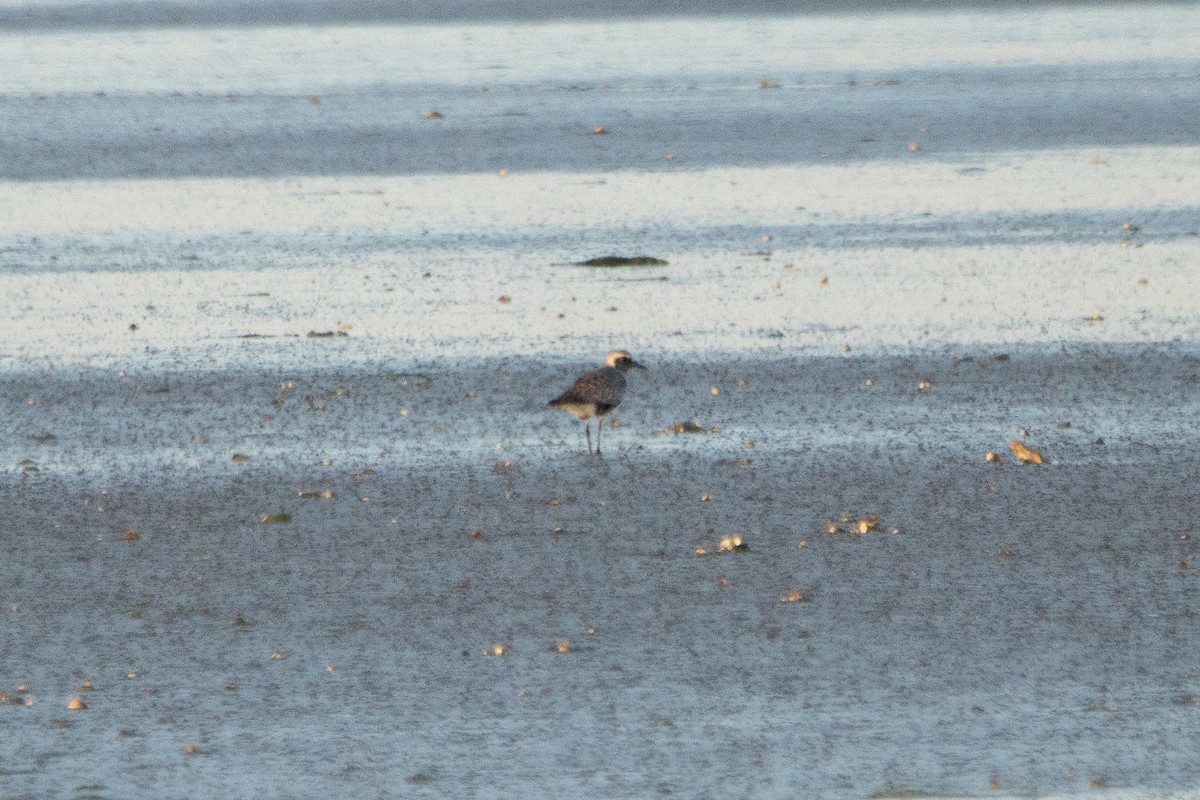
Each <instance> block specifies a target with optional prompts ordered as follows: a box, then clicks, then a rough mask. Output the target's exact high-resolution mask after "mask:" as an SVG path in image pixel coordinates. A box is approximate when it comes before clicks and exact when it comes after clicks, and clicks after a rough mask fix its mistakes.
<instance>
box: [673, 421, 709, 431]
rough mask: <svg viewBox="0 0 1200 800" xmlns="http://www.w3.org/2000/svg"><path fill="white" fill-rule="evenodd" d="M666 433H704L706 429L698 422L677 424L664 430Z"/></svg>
mask: <svg viewBox="0 0 1200 800" xmlns="http://www.w3.org/2000/svg"><path fill="white" fill-rule="evenodd" d="M664 430H665V432H666V433H704V428H703V427H701V425H700V423H698V422H694V421H693V422H676V423H675V424H674V425H672V426H671V427H669V428H666V429H664Z"/></svg>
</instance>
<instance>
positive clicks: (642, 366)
mask: <svg viewBox="0 0 1200 800" xmlns="http://www.w3.org/2000/svg"><path fill="white" fill-rule="evenodd" d="M629 366H631V367H636V368H637V369H640V370H641V371H642V372H649V371H650V368H649V367H647V366H646V365H645V364H639V363H638V362H636V361H634V360H633V359H632V358H631V359H629Z"/></svg>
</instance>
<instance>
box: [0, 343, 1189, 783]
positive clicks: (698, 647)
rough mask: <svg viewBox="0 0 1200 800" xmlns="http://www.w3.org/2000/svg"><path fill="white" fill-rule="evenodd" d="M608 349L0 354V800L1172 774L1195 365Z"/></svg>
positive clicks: (1181, 356) (1180, 700)
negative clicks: (206, 367)
mask: <svg viewBox="0 0 1200 800" xmlns="http://www.w3.org/2000/svg"><path fill="white" fill-rule="evenodd" d="M637 355H638V356H639V358H640V359H642V360H645V361H646V362H648V363H649V364H650V365H651V366H652V368H653V370H654V371H653V372H652V373H649V374H647V375H642V374H638V375H636V376H634V379H633V381H632V385H631V388H630V391H629V394H628V395H627V398H626V402H625V404H624V405H623V406H622V407H621V408H620V409H618V412H617V413H616V416H617V417H619V420H620V423H621V424H620V427H618V428H615V429H611V430H608V431H606V435H605V442H606V445H607V450H606V454H605V455H604V456H603V457H602V458H595V457H589V456H587V455H586V454H585V453H584V451H583V436H582V431H580V430H579V428H580V427H581V426H580V425H579V424H578V422H577V421H576V420H575V419H574V418H573V417H570V416H569V415H565V414H558V413H555V412H554V411H552V410H548V409H544V408H543V407H542V405H543V404H544V402H545V399H546V398H545V397H543V395H545V396H549V395H550V394H552V393H553V392H552V390H553V389H555V388H558V387H559V384H564V385H565V383H567V382H569V380H570V378H571V377H573V375H574V374H575V371H576V368H577V366H578V365H576V364H574V363H573V362H568V361H563V360H561V359H559V360H550V359H548V360H540V359H532V358H523V359H518V358H513V359H507V360H502V361H499V362H469V361H466V362H462V363H459V364H455V365H453V366H446V365H438V364H436V363H413V364H411V365H409V366H410V367H411V368H409V369H404V370H396V369H394V368H393V369H392V370H391V371H389V370H387V369H383V368H378V369H377V368H371V367H366V368H359V369H353V370H344V371H340V372H338V371H331V370H330V371H325V370H314V371H304V370H302V369H301V370H297V371H294V372H290V373H286V374H278V373H277V372H275V371H274V370H262V371H256V370H254V369H252V368H244V369H233V370H229V371H222V372H216V373H199V372H180V373H177V374H173V375H171V376H169V381H167V380H164V377H163V376H161V375H155V376H139V375H136V374H130V375H126V376H117V375H115V373H112V372H109V371H107V370H86V369H65V370H59V371H55V372H53V373H50V374H48V375H47V374H37V375H32V374H23V373H19V372H10V373H8V374H6V375H5V376H4V378H3V380H2V381H0V397H2V399H3V402H4V406H5V408H6V409H7V411H6V414H5V417H4V427H5V430H4V435H3V441H4V442H5V445H4V449H3V450H4V458H3V463H4V465H5V468H4V471H3V473H0V480H2V481H3V484H4V495H5V496H6V497H7V504H8V512H7V522H6V527H9V528H10V530H11V531H12V532H13V533H11V534H10V535H9V537H8V539H7V542H8V551H7V554H6V557H5V559H4V560H3V562H2V563H0V586H3V587H5V588H4V592H5V594H4V596H3V597H2V598H0V600H3V601H4V605H5V609H4V611H5V616H6V619H5V625H4V637H3V640H2V642H3V648H2V651H0V652H2V655H3V659H4V662H5V663H6V664H7V665H8V669H7V670H6V675H7V676H9V677H8V680H9V681H10V683H11V684H12V685H8V686H0V689H2V690H4V691H6V692H7V693H8V696H9V697H10V698H12V701H13V705H12V706H11V707H3V706H0V726H2V727H3V729H4V730H5V731H7V732H8V733H9V734H10V735H6V736H4V737H2V738H0V741H2V742H3V744H0V764H3V765H4V769H5V774H6V781H7V785H8V786H9V787H12V788H10V789H7V791H8V792H9V794H11V795H13V796H23V795H26V794H33V795H35V796H55V795H57V794H61V793H64V792H65V791H66V787H68V786H70V784H71V783H72V782H73V781H74V782H76V783H78V784H80V785H83V784H85V783H86V781H85V780H82V779H80V780H78V781H76V777H77V776H85V775H88V774H100V773H103V774H105V776H106V777H105V779H104V780H103V782H102V786H101V787H100V788H96V789H95V790H94V791H95V793H96V794H98V795H101V796H108V795H115V796H120V795H128V794H130V793H147V792H150V793H155V794H163V793H165V795H164V796H166V795H169V794H170V791H171V789H170V787H175V786H179V785H181V782H184V781H186V782H187V784H188V785H189V786H190V787H192V788H193V789H194V790H195V791H196V792H198V793H199V794H201V795H203V796H216V795H221V794H223V793H227V792H230V791H233V792H234V793H240V792H253V791H255V790H256V788H257V789H262V790H264V791H273V790H275V789H277V787H278V786H280V785H281V784H280V781H283V782H284V783H286V782H287V781H289V780H291V778H289V775H291V774H292V773H293V772H295V771H297V770H302V771H303V775H302V777H299V778H296V779H295V780H296V783H295V788H296V791H297V793H299V794H301V795H315V794H321V793H328V792H338V791H343V792H344V791H351V792H354V793H359V794H362V793H367V794H383V795H390V794H403V795H418V796H425V795H427V796H445V795H446V794H447V793H448V794H451V795H454V796H478V797H490V796H497V797H499V796H512V795H513V794H514V793H516V794H523V795H526V796H529V795H539V796H546V795H554V794H558V793H561V792H566V791H568V790H571V789H577V788H578V787H583V788H584V789H586V790H587V791H588V792H590V793H591V794H592V795H594V796H598V797H627V796H631V795H637V796H646V795H647V794H654V793H659V792H662V793H665V792H667V791H670V792H672V793H676V794H683V795H686V796H696V797H702V796H717V795H718V794H726V793H728V792H729V791H732V792H733V793H734V794H745V795H750V796H762V795H764V794H768V795H776V794H781V793H792V794H796V793H798V794H800V795H805V796H816V795H820V796H827V797H862V796H865V795H868V794H870V793H872V792H887V791H890V790H893V789H896V788H897V787H900V788H904V787H908V788H914V789H920V790H922V791H927V792H937V793H941V794H948V795H995V794H997V792H996V790H995V789H994V788H993V787H994V786H995V785H997V784H998V785H999V786H1000V787H1001V789H1002V791H1001V792H999V794H1001V795H1003V796H1010V795H1028V794H1038V793H1054V794H1069V793H1074V792H1078V791H1084V790H1087V789H1089V787H1091V788H1092V789H1098V788H1102V787H1111V788H1113V789H1122V788H1133V787H1139V786H1140V787H1147V786H1153V787H1155V788H1156V789H1159V790H1167V789H1172V788H1185V787H1187V786H1190V785H1194V784H1195V782H1196V781H1197V780H1198V779H1200V776H1198V775H1197V770H1196V767H1195V763H1194V759H1192V758H1191V756H1190V750H1189V749H1188V748H1187V747H1186V746H1183V745H1182V744H1181V742H1186V741H1188V740H1189V739H1190V738H1191V736H1192V735H1193V734H1194V733H1196V732H1197V730H1198V729H1200V710H1198V709H1197V700H1196V698H1197V697H1200V677H1197V676H1196V675H1195V674H1194V664H1195V661H1196V657H1197V655H1198V654H1200V636H1198V635H1197V631H1198V630H1200V628H1197V626H1196V624H1195V619H1194V616H1195V612H1194V610H1193V608H1192V605H1194V604H1193V602H1192V600H1193V598H1194V595H1195V591H1196V585H1195V582H1196V580H1197V578H1196V575H1197V574H1200V573H1197V572H1195V571H1194V570H1192V569H1191V566H1192V565H1193V562H1194V559H1195V557H1196V553H1195V548H1196V541H1195V539H1194V538H1193V537H1194V533H1195V531H1194V521H1195V519H1196V516H1197V514H1200V505H1198V504H1197V500H1196V498H1195V495H1194V493H1193V492H1192V489H1191V487H1194V486H1195V484H1196V481H1197V478H1198V477H1200V459H1197V457H1196V456H1195V453H1196V445H1197V442H1196V437H1197V432H1196V429H1195V426H1194V425H1191V424H1190V423H1188V420H1190V419H1194V418H1195V416H1196V412H1197V410H1198V408H1197V406H1198V400H1197V397H1198V396H1197V385H1198V381H1200V377H1198V374H1200V353H1198V352H1197V351H1196V350H1195V348H1193V347H1190V346H1184V345H1158V346H1139V347H1130V346H1120V345H1111V346H1104V347H1082V348H1074V349H1072V348H1066V351H1065V352H1064V351H1063V350H1061V349H1060V350H1056V351H1047V350H1045V349H1041V350H1039V349H1029V348H1027V349H1016V350H1006V351H1004V352H996V351H989V352H985V351H982V350H981V351H977V352H973V353H972V352H964V351H945V352H918V353H914V354H911V355H904V356H887V357H882V356H881V357H875V358H857V357H842V358H837V357H830V358H808V359H803V358H780V359H762V358H757V357H754V356H748V355H745V354H742V355H737V354H724V355H722V356H720V357H716V356H714V357H712V358H711V359H704V358H700V359H694V358H688V359H680V358H677V357H672V356H671V354H670V353H651V352H647V353H638V354H637ZM868 380H870V384H869V385H868V384H867V381H868ZM919 385H923V386H924V387H925V388H918V387H919ZM714 388H715V389H716V390H717V391H716V393H715V394H714V392H713V389H714ZM31 399H32V400H33V404H32V405H30V404H29V401H30V400H31ZM268 417H270V418H269V419H268ZM682 420H694V421H696V422H697V423H698V425H699V426H700V427H701V428H702V429H703V430H705V431H706V432H703V433H680V434H674V433H668V432H666V429H667V428H670V427H671V426H673V425H674V424H675V423H677V422H679V421H682ZM1068 423H1069V424H1068ZM714 426H715V427H716V428H717V429H718V430H717V431H716V432H713V427H714ZM1023 433H1024V435H1022V434H1023ZM1011 439H1020V440H1022V441H1024V442H1027V443H1028V444H1029V445H1030V446H1034V447H1037V448H1038V449H1039V450H1040V451H1041V452H1042V453H1043V454H1044V455H1045V456H1046V463H1044V464H1042V465H1036V466H1035V465H1023V464H1020V463H1018V462H1017V461H1016V460H1015V459H1013V458H1012V457H1011V455H1010V454H1009V449H1008V442H1009V441H1010V440H1011ZM1098 440H1102V442H1103V443H1102V444H1101V443H1097V442H1098ZM989 450H990V451H993V452H995V453H997V454H1001V455H1002V456H1004V457H1005V458H1004V460H1003V461H1002V462H988V461H987V460H985V453H986V452H988V451H989ZM235 456H238V457H237V458H235ZM280 515H287V516H286V519H287V521H275V520H283V519H284V517H283V516H280ZM868 515H877V516H878V518H879V524H878V530H871V531H869V532H866V533H858V532H856V531H857V529H856V522H857V520H858V519H860V518H864V517H866V516H868ZM264 518H266V519H268V520H271V521H265V522H264ZM831 523H832V527H831ZM129 530H135V531H136V532H137V538H136V540H130V537H129V536H128V533H127V532H128V531H129ZM831 530H833V532H830V531H831ZM733 533H738V534H740V535H741V537H742V541H743V542H744V545H745V547H744V548H742V549H740V550H739V551H737V552H720V547H719V542H720V539H721V538H722V537H724V536H728V535H730V534H733ZM701 547H702V548H704V550H705V553H704V554H703V555H700V554H698V553H697V549H698V548H701ZM789 593H792V594H791V595H790V598H789ZM785 599H790V600H791V601H790V602H784V601H783V600H785ZM559 642H566V643H567V644H566V646H565V649H566V652H559V650H560V645H559V644H558V643H559ZM498 649H499V650H500V651H501V653H502V654H500V655H497V654H496V652H497V650H498ZM84 681H90V682H91V683H90V686H91V688H90V690H88V691H84V690H81V688H80V687H81V684H82V682H84ZM18 683H19V684H20V685H18ZM71 697H80V698H82V699H83V700H84V701H85V703H86V705H87V706H88V707H87V708H86V709H84V710H68V708H67V703H68V700H69V699H70V698H71ZM27 700H28V701H30V702H31V705H28V706H27V707H22V704H24V703H25V701H27ZM189 751H190V752H189ZM914 753H916V754H919V757H915V758H914V755H913V754H914ZM113 763H117V764H120V765H121V766H122V768H121V769H120V770H118V771H113V770H111V768H110V767H111V764H113ZM256 782H257V783H256ZM71 788H74V787H71Z"/></svg>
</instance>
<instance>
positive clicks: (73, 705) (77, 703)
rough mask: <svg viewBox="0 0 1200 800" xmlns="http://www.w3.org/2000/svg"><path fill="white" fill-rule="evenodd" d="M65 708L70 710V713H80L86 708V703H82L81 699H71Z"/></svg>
mask: <svg viewBox="0 0 1200 800" xmlns="http://www.w3.org/2000/svg"><path fill="white" fill-rule="evenodd" d="M67 708H69V709H71V710H72V711H82V710H83V709H85V708H87V703H85V702H83V698H82V697H72V698H71V699H70V700H68V701H67Z"/></svg>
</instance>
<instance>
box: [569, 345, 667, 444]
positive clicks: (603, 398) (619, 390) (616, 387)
mask: <svg viewBox="0 0 1200 800" xmlns="http://www.w3.org/2000/svg"><path fill="white" fill-rule="evenodd" d="M631 369H640V370H646V367H644V366H643V365H641V364H639V363H638V362H636V361H634V360H633V356H631V355H629V353H628V352H626V351H624V350H613V351H612V352H611V353H609V354H608V358H606V359H604V366H603V367H601V368H600V369H597V370H593V371H592V372H588V373H585V374H583V375H580V376H579V379H578V380H576V381H575V383H573V384H571V388H570V389H567V390H566V391H565V392H563V393H562V394H561V395H559V396H558V397H556V398H554V399H553V400H551V401H550V402H549V403H547V404H546V405H548V406H551V407H553V408H561V409H562V410H563V411H569V412H571V413H572V414H574V415H575V416H577V417H579V418H580V419H581V420H583V434H584V436H586V437H587V445H588V453H591V452H592V429H591V422H589V420H590V419H591V418H592V417H595V418H596V455H600V429H601V428H602V427H603V426H604V415H605V414H607V413H608V412H610V411H612V410H613V409H614V408H616V407H617V406H619V405H620V404H621V398H623V397H624V396H625V373H626V372H628V371H629V370H631ZM647 371H648V370H647Z"/></svg>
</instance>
